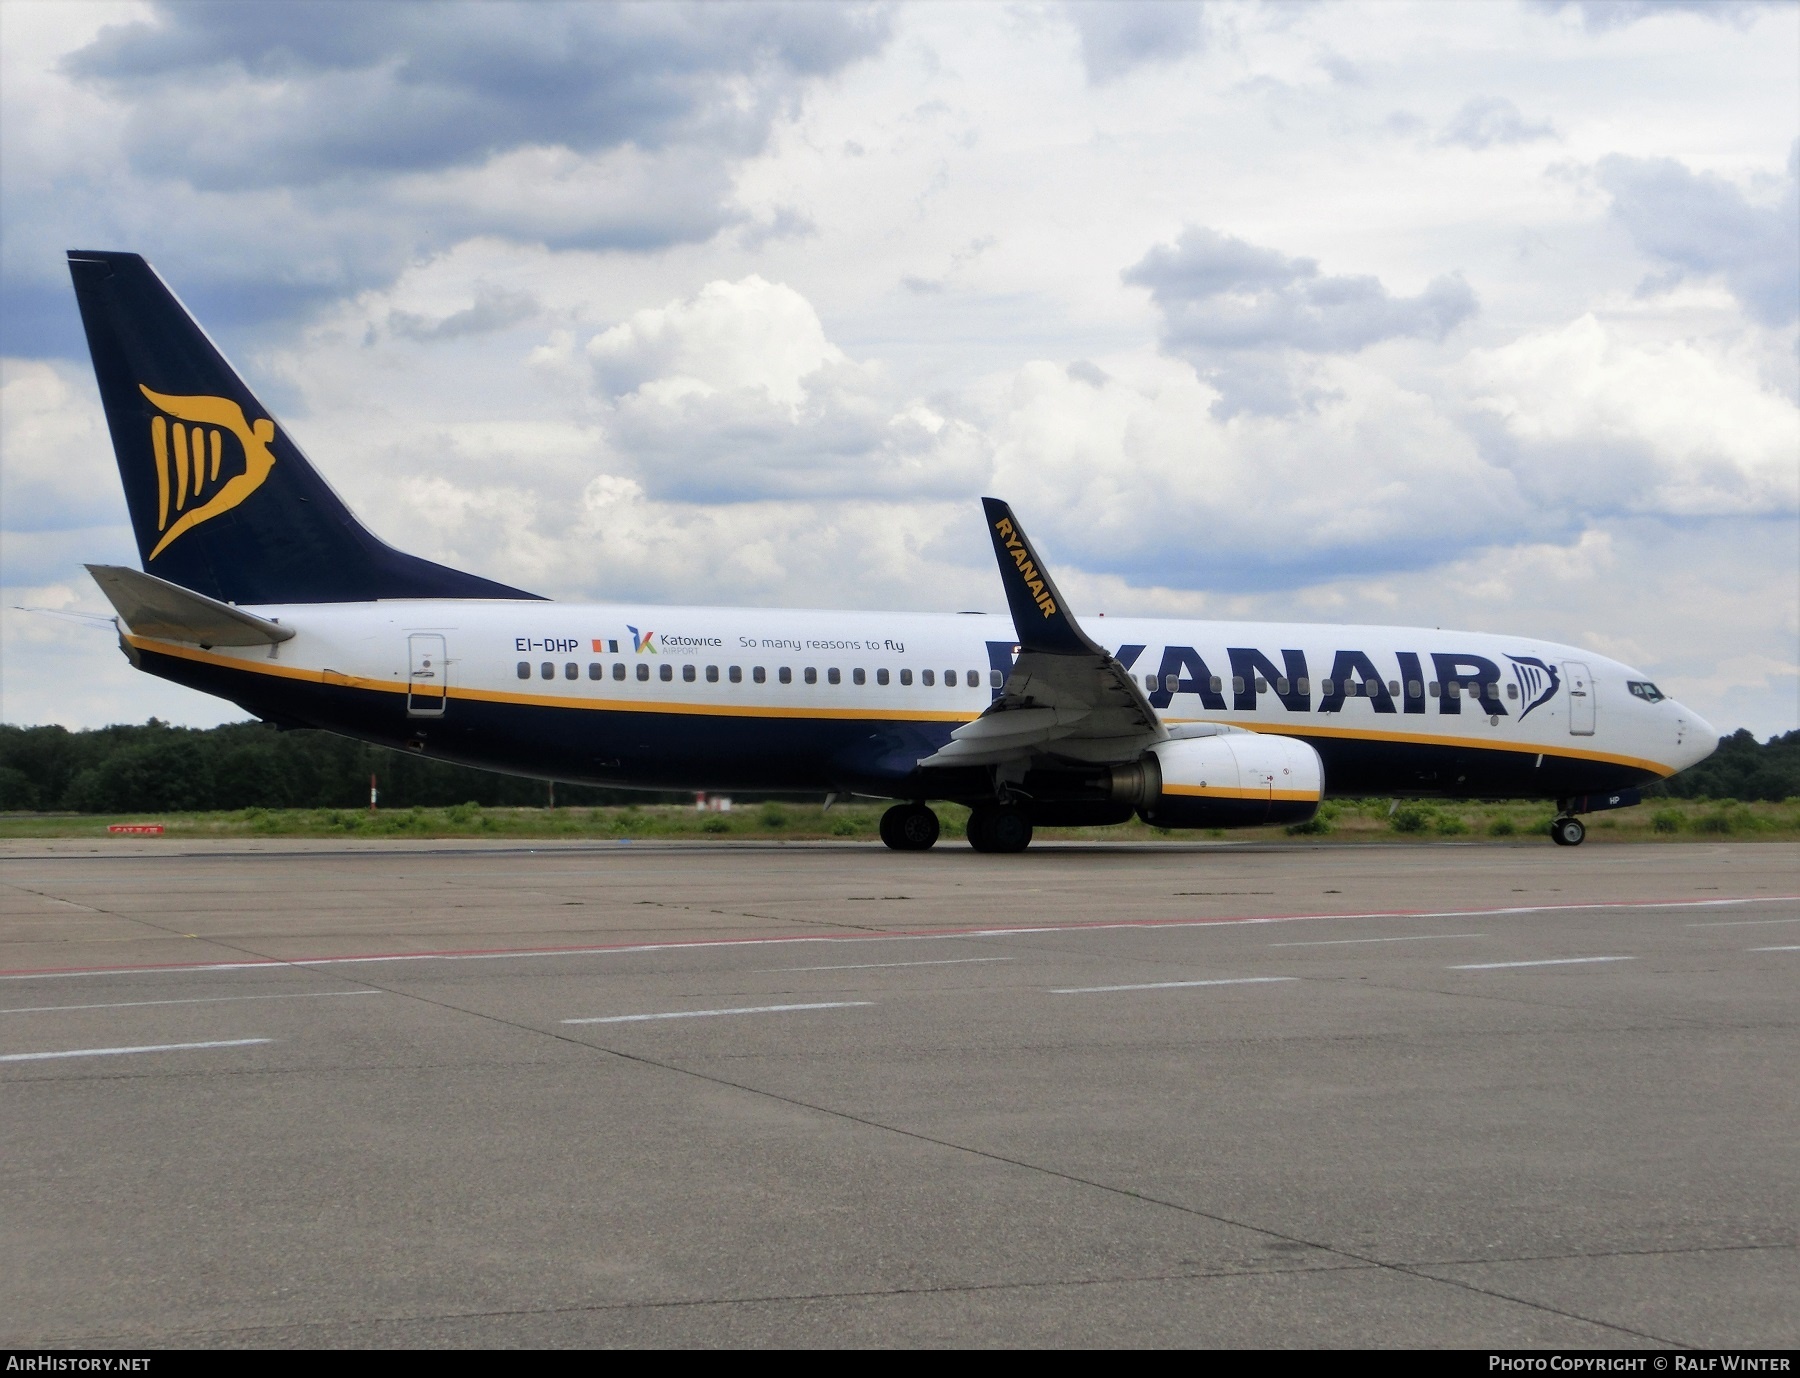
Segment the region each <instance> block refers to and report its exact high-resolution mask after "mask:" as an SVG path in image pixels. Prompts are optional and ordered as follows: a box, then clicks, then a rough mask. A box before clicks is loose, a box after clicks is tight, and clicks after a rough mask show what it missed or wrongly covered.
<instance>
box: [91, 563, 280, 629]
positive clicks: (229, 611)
mask: <svg viewBox="0 0 1800 1378" xmlns="http://www.w3.org/2000/svg"><path fill="white" fill-rule="evenodd" d="M87 569H88V573H89V574H91V575H93V576H94V582H95V583H96V584H98V585H100V592H102V593H104V594H105V595H106V597H107V600H108V601H109V602H111V604H112V605H113V606H114V607H115V608H117V609H118V610H119V619H120V621H122V622H124V624H125V625H126V626H127V627H129V628H130V629H131V630H132V631H133V632H134V633H136V634H137V635H138V636H153V637H156V638H158V639H159V640H163V641H192V642H196V643H198V644H199V645H202V646H272V645H274V644H275V643H276V642H278V641H286V640H287V639H288V638H289V637H291V636H292V635H293V634H294V629H293V628H292V627H284V626H282V625H281V623H279V622H271V621H269V619H268V618H266V617H257V616H256V615H255V614H253V613H247V612H245V611H244V610H243V609H242V608H234V607H232V606H231V604H229V603H221V602H219V601H218V600H217V599H213V598H208V597H207V596H206V595H205V594H203V593H195V592H194V591H193V590H192V589H184V588H182V587H181V585H179V584H171V583H170V582H169V581H168V580H167V579H158V578H157V577H156V576H155V575H154V574H144V573H142V572H140V571H138V570H135V569H128V568H126V567H125V566H124V565H89V566H88V567H87Z"/></svg>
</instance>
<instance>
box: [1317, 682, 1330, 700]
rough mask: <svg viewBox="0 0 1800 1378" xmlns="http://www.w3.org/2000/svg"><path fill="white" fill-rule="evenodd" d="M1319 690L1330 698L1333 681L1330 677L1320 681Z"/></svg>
mask: <svg viewBox="0 0 1800 1378" xmlns="http://www.w3.org/2000/svg"><path fill="white" fill-rule="evenodd" d="M1319 692H1320V693H1321V694H1323V695H1324V696H1325V697H1326V698H1330V697H1331V681H1330V680H1328V679H1322V680H1320V681H1319Z"/></svg>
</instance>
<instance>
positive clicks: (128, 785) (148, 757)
mask: <svg viewBox="0 0 1800 1378" xmlns="http://www.w3.org/2000/svg"><path fill="white" fill-rule="evenodd" d="M370 775H374V776H376V777H377V779H378V780H379V781H380V788H381V802H382V804H383V805H384V806H388V807H393V808H411V807H412V806H414V805H420V806H423V807H427V808H443V807H449V806H452V805H455V804H464V803H469V802H474V803H477V804H481V805H484V806H487V807H505V806H509V805H511V806H515V807H516V806H532V805H543V804H546V803H547V802H549V791H548V789H547V787H546V784H545V782H544V781H542V780H528V779H523V778H521V777H519V776H516V775H499V774H496V773H494V772H493V771H487V770H474V769H471V768H470V767H468V766H454V765H448V764H446V763H445V762H443V761H434V760H430V759H428V758H426V757H423V756H413V755H408V754H407V753H404V752H398V751H390V750H388V749H387V748H385V747H377V746H368V745H365V744H364V743H362V742H355V741H351V740H350V739H349V738H347V737H339V736H335V735H333V734H332V733H329V732H314V731H304V730H302V731H291V732H278V731H275V730H274V729H273V728H270V727H268V726H265V725H264V724H262V723H248V722H246V723H228V724H226V725H225V726H223V727H212V728H204V729H201V728H191V727H171V726H169V724H167V723H163V722H158V721H157V720H156V719H155V718H152V719H151V720H150V721H149V722H147V723H144V724H142V725H141V726H140V725H121V726H116V727H101V728H95V729H92V730H90V731H83V732H71V731H69V730H68V729H67V728H62V727H15V726H11V725H5V724H0V810H14V811H18V810H27V811H29V810H45V811H62V810H73V811H75V812H78V813H138V812H158V811H160V812H170V813H175V812H180V813H186V812H202V811H208V810H214V809H246V808H269V809H294V808H300V809H304V808H358V807H365V806H366V805H367V804H368V802H369V776H370ZM1646 793H1648V794H1652V795H1673V796H1675V797H1677V798H1684V799H1695V798H1707V799H1742V800H1746V801H1747V800H1753V799H1791V798H1794V797H1796V796H1800V731H1796V732H1789V733H1787V734H1785V735H1783V736H1778V737H1771V738H1769V740H1768V741H1766V742H1758V741H1757V740H1756V738H1755V737H1754V736H1752V735H1751V734H1750V732H1749V731H1747V730H1744V729H1739V730H1738V731H1737V732H1735V733H1733V734H1732V735H1731V736H1729V737H1724V738H1721V739H1720V741H1719V749H1718V751H1717V752H1716V753H1715V754H1714V755H1712V756H1711V757H1709V758H1708V759H1706V760H1705V761H1702V762H1701V763H1700V764H1699V765H1697V766H1694V767H1693V768H1692V769H1689V770H1685V771H1683V772H1682V773H1681V774H1680V775H1677V776H1676V777H1675V778H1674V779H1672V780H1666V781H1664V782H1663V783H1661V784H1660V785H1657V786H1654V787H1653V788H1651V789H1650V790H1648V791H1646ZM650 797H652V796H647V795H646V794H644V793H643V792H640V791H627V790H609V789H601V788H598V787H595V786H592V785H570V784H562V785H558V786H557V787H556V791H555V799H556V802H557V803H559V804H579V805H595V804H620V803H632V802H639V803H641V802H645V801H646V799H647V798H650ZM660 797H664V798H668V799H681V798H683V796H680V795H666V796H660Z"/></svg>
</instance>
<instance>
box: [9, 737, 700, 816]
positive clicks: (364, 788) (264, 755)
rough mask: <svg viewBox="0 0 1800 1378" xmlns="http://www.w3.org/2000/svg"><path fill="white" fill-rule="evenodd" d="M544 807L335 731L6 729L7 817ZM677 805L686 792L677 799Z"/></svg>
mask: <svg viewBox="0 0 1800 1378" xmlns="http://www.w3.org/2000/svg"><path fill="white" fill-rule="evenodd" d="M371 775H374V776H375V777H376V779H377V780H378V781H379V782H380V790H381V804H382V807H384V808H387V807H392V808H411V807H412V806H414V805H420V806H422V807H426V808H445V807H450V806H453V805H456V804H466V803H470V802H473V803H477V804H481V805H483V806H485V807H490V808H491V807H505V806H509V805H511V806H515V807H516V806H531V805H538V806H542V805H544V804H546V803H548V802H549V798H550V790H549V788H548V786H547V784H546V782H545V781H543V780H529V779H525V778H523V777H520V776H517V775H499V774H496V773H495V772H493V771H489V770H474V769H471V768H470V767H468V766H456V765H450V764H448V763H446V762H444V761H434V760H431V759H429V758H427V757H423V756H414V755H411V754H409V753H407V752H401V751H390V750H388V749H387V748H386V747H378V746H368V745H366V744H364V743H362V742H356V741H352V740H350V739H349V738H348V737H339V736H336V735H335V734H333V733H330V732H315V731H311V730H296V731H288V732H280V731H276V730H275V729H274V728H272V727H269V726H266V725H264V724H262V723H254V722H244V723H227V724H226V725H224V726H223V727H212V728H204V729H202V728H191V727H171V726H170V725H169V724H167V723H164V722H158V721H157V720H156V719H155V718H152V719H151V720H150V721H149V722H147V723H144V724H142V725H120V726H115V727H100V728H94V729H92V730H90V731H84V732H71V731H69V730H68V729H67V728H63V727H15V726H11V725H9V724H0V810H40V811H67V810H73V811H75V812H78V813H151V812H164V813H188V812H203V811H209V810H215V809H247V808H265V809H325V808H366V807H368V803H369V777H370V776H371ZM654 797H657V796H648V795H646V794H644V793H643V792H641V791H635V790H633V791H625V790H608V789H599V788H596V787H594V786H591V785H570V784H558V785H557V786H556V789H555V801H556V803H558V804H582V805H593V804H620V803H633V802H636V803H643V802H646V800H647V799H650V798H654ZM667 797H668V798H670V799H681V798H685V797H686V796H682V795H669V796H667Z"/></svg>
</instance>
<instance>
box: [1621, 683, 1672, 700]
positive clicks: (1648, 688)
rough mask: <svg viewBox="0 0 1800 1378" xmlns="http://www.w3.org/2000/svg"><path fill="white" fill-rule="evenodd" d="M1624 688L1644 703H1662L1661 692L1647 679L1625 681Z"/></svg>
mask: <svg viewBox="0 0 1800 1378" xmlns="http://www.w3.org/2000/svg"><path fill="white" fill-rule="evenodd" d="M1625 687H1626V688H1627V689H1629V690H1631V692H1632V693H1633V694H1635V695H1637V697H1638V698H1640V699H1642V700H1643V701H1644V702H1645V703H1661V702H1662V699H1663V691H1662V690H1660V689H1658V688H1657V687H1656V686H1655V685H1654V684H1652V683H1650V681H1649V680H1647V679H1628V680H1626V681H1625Z"/></svg>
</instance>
